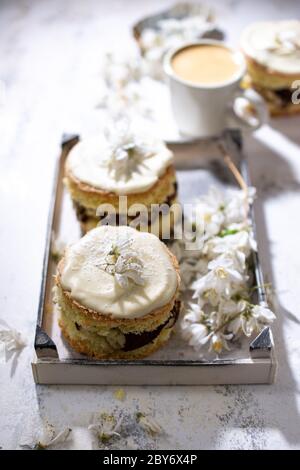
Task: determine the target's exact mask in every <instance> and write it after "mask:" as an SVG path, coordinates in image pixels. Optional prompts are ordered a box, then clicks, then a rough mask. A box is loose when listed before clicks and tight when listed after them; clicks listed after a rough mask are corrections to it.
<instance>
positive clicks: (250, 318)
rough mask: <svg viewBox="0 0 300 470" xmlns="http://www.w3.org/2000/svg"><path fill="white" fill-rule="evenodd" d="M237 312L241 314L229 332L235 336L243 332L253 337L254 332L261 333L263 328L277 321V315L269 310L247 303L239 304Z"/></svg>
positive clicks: (231, 325) (231, 323) (230, 325)
mask: <svg viewBox="0 0 300 470" xmlns="http://www.w3.org/2000/svg"><path fill="white" fill-rule="evenodd" d="M237 312H240V315H239V316H237V317H236V318H234V319H233V320H232V322H230V324H229V325H228V330H229V331H231V332H232V333H233V334H234V335H236V334H237V333H238V332H239V331H242V332H243V333H244V334H245V336H251V335H252V334H253V333H254V332H258V331H260V330H261V328H262V326H264V325H268V324H270V323H272V322H273V321H274V320H275V315H274V313H273V312H272V311H271V310H270V309H269V308H267V307H265V306H262V305H252V304H250V303H249V302H246V301H240V302H238V304H237Z"/></svg>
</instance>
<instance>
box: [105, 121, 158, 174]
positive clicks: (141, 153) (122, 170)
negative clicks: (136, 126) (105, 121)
mask: <svg viewBox="0 0 300 470" xmlns="http://www.w3.org/2000/svg"><path fill="white" fill-rule="evenodd" d="M119 119H120V120H119V121H118V122H116V123H115V125H114V128H113V129H110V128H109V127H108V128H106V129H105V134H106V138H107V141H108V144H109V148H108V158H107V159H106V161H105V162H106V165H107V168H108V170H109V172H110V174H111V176H112V177H113V178H115V179H116V180H117V181H118V180H120V179H123V180H125V181H127V180H128V179H129V178H130V177H131V175H132V173H134V172H136V173H140V172H141V169H142V168H143V167H145V166H146V160H147V159H148V158H150V157H152V156H153V155H154V154H155V152H156V151H157V147H156V144H155V143H154V142H153V141H150V140H149V139H148V138H147V139H143V140H141V139H140V138H139V137H138V136H136V135H135V134H134V132H133V131H132V130H131V129H130V124H129V122H128V121H127V120H126V119H125V118H119Z"/></svg>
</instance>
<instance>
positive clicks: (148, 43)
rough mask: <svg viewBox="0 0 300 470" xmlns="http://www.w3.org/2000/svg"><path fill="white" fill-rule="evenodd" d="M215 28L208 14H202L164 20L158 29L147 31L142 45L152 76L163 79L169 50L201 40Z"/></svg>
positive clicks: (141, 41) (143, 35)
mask: <svg viewBox="0 0 300 470" xmlns="http://www.w3.org/2000/svg"><path fill="white" fill-rule="evenodd" d="M213 27H214V26H213V24H212V23H211V21H210V20H209V16H208V15H207V14H206V12H205V13H204V12H200V13H199V14H193V15H189V16H186V17H184V18H181V19H175V18H174V19H173V18H172V19H164V20H161V21H159V22H158V24H157V29H152V28H147V29H145V30H144V31H143V32H142V34H141V37H140V44H141V48H142V50H143V55H144V58H145V60H146V61H147V62H148V63H149V70H150V71H152V76H154V77H155V78H157V79H162V78H163V67H162V59H163V57H164V55H165V53H166V52H167V51H168V50H169V49H171V48H173V47H177V46H180V45H181V44H183V43H185V42H188V41H193V40H196V39H199V38H201V37H202V36H203V34H205V33H207V32H208V31H210V30H211V29H212V28H213ZM150 65H152V67H151V68H150Z"/></svg>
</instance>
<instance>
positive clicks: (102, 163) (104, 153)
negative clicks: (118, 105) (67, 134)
mask: <svg viewBox="0 0 300 470" xmlns="http://www.w3.org/2000/svg"><path fill="white" fill-rule="evenodd" d="M172 162H173V154H172V152H170V150H168V149H167V147H166V146H165V144H164V142H163V141H161V140H157V139H154V138H153V137H152V136H151V137H149V136H142V135H141V134H138V135H134V134H133V133H132V132H130V131H129V130H125V132H123V131H121V132H118V130H117V131H115V134H113V132H112V131H111V132H109V133H108V132H103V134H102V135H98V136H97V137H93V138H90V139H87V140H84V141H82V142H79V143H78V144H76V145H75V146H74V147H73V149H72V150H71V151H70V153H69V155H68V159H67V166H68V169H69V170H70V171H71V173H72V174H73V175H74V176H75V177H76V178H77V179H78V180H80V181H82V182H84V183H87V184H89V185H90V186H93V187H95V188H98V189H103V190H105V191H109V192H113V193H116V194H119V195H121V194H122V195H125V194H132V193H133V194H134V193H142V192H145V191H148V190H149V189H150V188H151V187H152V186H153V185H154V184H155V183H156V182H157V180H158V179H159V177H160V176H161V175H163V173H164V172H165V170H166V168H167V167H168V166H169V165H170V164H171V163H172Z"/></svg>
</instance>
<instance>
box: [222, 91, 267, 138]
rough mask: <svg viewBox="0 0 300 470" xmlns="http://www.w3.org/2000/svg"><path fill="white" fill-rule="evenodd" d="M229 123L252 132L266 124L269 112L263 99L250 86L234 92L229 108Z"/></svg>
mask: <svg viewBox="0 0 300 470" xmlns="http://www.w3.org/2000/svg"><path fill="white" fill-rule="evenodd" d="M229 120H230V124H231V125H232V124H233V125H234V126H236V127H240V128H242V129H243V130H244V131H248V132H249V131H250V132H253V131H255V130H257V129H259V128H260V127H261V126H262V125H264V124H266V123H267V122H268V120H269V113H268V108H267V105H266V103H265V101H264V99H263V98H262V97H261V96H260V95H259V94H258V93H257V92H256V91H254V90H252V89H251V88H249V89H247V90H243V89H240V90H239V91H237V92H236V94H235V96H234V98H233V102H232V103H231V106H230V108H229Z"/></svg>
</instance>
